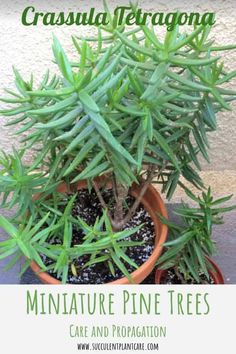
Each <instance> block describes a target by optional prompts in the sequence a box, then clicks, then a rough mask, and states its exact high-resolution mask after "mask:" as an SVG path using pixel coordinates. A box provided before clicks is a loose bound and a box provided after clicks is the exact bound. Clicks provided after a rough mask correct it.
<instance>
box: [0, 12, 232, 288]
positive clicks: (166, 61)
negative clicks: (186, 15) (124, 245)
mask: <svg viewBox="0 0 236 354" xmlns="http://www.w3.org/2000/svg"><path fill="white" fill-rule="evenodd" d="M97 31H98V32H97V36H96V37H95V38H78V37H76V36H74V37H72V39H73V44H74V47H75V50H76V51H77V52H78V60H77V61H76V62H72V61H70V59H69V58H68V56H67V55H66V54H65V52H64V50H63V48H62V47H61V45H60V43H59V41H58V39H57V38H55V37H54V39H53V53H54V60H55V62H56V64H57V66H58V67H59V70H60V75H53V76H50V75H49V72H47V73H46V75H45V76H44V77H43V79H42V82H41V83H40V85H39V86H38V87H35V85H34V83H33V75H32V76H31V78H30V80H29V81H26V80H25V79H23V78H22V76H21V75H20V73H19V72H18V71H17V70H16V69H15V68H14V74H15V84H16V89H17V92H16V91H14V92H13V91H11V90H8V89H6V91H7V92H8V93H9V96H8V97H2V98H1V100H2V101H3V102H6V103H10V104H12V105H13V106H11V107H10V108H6V109H4V110H2V111H1V114H2V115H5V116H7V117H11V119H9V121H8V122H7V125H12V126H15V125H19V129H18V130H17V131H16V133H15V134H16V136H17V137H18V138H19V137H20V142H21V145H20V149H18V151H17V150H16V149H14V150H13V153H12V154H8V155H7V154H6V153H4V152H2V155H1V159H0V162H1V172H0V191H1V194H2V206H3V207H8V208H13V207H14V206H16V213H15V217H14V222H15V223H18V224H19V228H18V229H15V227H13V225H11V224H9V223H8V222H7V221H6V220H5V219H4V218H3V217H1V226H3V227H4V228H5V229H6V230H7V232H8V233H9V234H10V235H11V239H10V240H9V241H5V243H4V244H3V243H2V244H1V258H4V257H6V256H8V255H10V254H13V253H15V258H14V260H13V263H14V261H16V260H17V257H20V255H21V253H23V254H24V255H25V256H26V257H27V258H28V259H30V260H35V261H36V262H37V263H39V265H40V267H41V268H42V269H45V266H44V265H43V262H42V260H41V255H42V254H46V255H47V256H48V257H50V258H52V259H53V260H54V268H55V270H56V271H58V272H59V275H62V274H63V280H64V281H66V278H67V273H68V264H69V263H70V262H71V261H72V259H73V257H75V256H76V257H78V256H79V253H78V252H77V253H76V255H75V254H73V252H72V254H71V253H70V252H69V251H68V250H69V249H70V246H71V245H70V242H71V233H72V225H73V224H74V223H75V224H76V223H78V220H74V219H73V217H71V215H70V213H67V212H66V211H65V212H64V213H66V215H62V214H63V212H62V211H61V210H60V207H59V204H60V202H61V201H60V202H59V201H58V198H57V196H56V195H57V194H56V189H57V187H58V185H59V184H60V183H61V182H62V181H65V182H66V183H67V184H68V186H70V188H71V192H72V193H73V191H74V189H73V188H74V186H75V185H76V183H77V182H78V181H80V180H84V179H86V180H87V181H88V184H89V186H90V187H91V188H94V190H95V192H96V194H97V197H98V198H99V200H100V203H101V205H102V207H103V209H104V215H103V217H102V220H100V221H98V224H99V225H100V226H99V225H98V230H100V228H101V225H102V224H103V223H106V227H107V228H108V229H109V230H110V233H111V232H114V233H115V234H116V235H117V233H118V236H116V237H117V239H119V236H120V235H119V232H120V230H122V228H123V227H124V225H125V224H126V223H127V222H128V221H129V220H130V218H131V217H132V215H133V214H134V212H135V210H136V209H137V207H138V205H139V203H140V200H141V198H142V196H143V195H144V194H145V192H146V190H147V187H148V186H149V185H150V184H151V183H154V182H157V183H159V184H160V185H161V187H162V192H164V193H166V195H167V197H168V198H171V196H172V195H173V193H174V191H175V189H176V187H177V185H178V184H179V180H180V178H182V183H184V181H188V182H190V183H192V184H193V185H194V186H196V187H198V188H203V182H202V180H201V178H200V176H199V174H198V171H199V170H200V169H201V165H200V160H199V156H201V157H203V158H204V159H205V160H207V161H208V162H209V157H208V147H209V144H208V139H207V133H208V132H211V131H214V130H215V129H216V126H217V123H216V113H217V112H219V111H221V110H230V105H229V102H230V101H231V100H233V99H234V98H235V97H234V95H235V94H236V92H234V91H232V90H229V89H227V88H225V87H224V84H227V82H229V81H230V80H231V79H232V78H233V77H234V76H235V75H236V73H235V71H234V72H229V73H228V72H227V71H226V69H225V68H224V64H223V61H222V60H221V58H220V56H219V55H218V54H219V53H222V52H223V53H225V52H226V53H227V50H230V49H233V48H234V46H221V47H217V46H215V45H214V43H213V41H212V40H211V39H209V34H210V31H211V27H209V26H199V27H195V28H193V30H192V32H190V33H189V34H186V33H181V32H180V31H179V28H178V26H176V27H175V29H174V30H173V31H167V32H166V36H165V38H164V40H163V41H161V40H160V39H159V37H158V36H157V35H156V34H155V31H154V29H153V28H152V27H148V26H141V27H135V28H132V29H131V28H127V29H126V28H124V26H123V25H122V26H117V25H116V21H115V19H114V18H113V19H112V18H111V20H110V23H109V24H108V25H107V26H106V27H103V26H101V27H100V28H98V29H97ZM29 151H31V153H32V158H33V160H32V162H31V163H30V164H27V163H25V162H24V155H25V154H27V153H28V152H29ZM98 176H103V178H102V179H101V182H100V183H99V184H98V183H96V178H97V177H98ZM107 181H111V182H112V191H113V194H114V200H115V205H114V207H113V212H112V211H111V210H109V205H108V204H107V203H106V202H105V200H104V198H103V195H102V192H101V190H102V189H103V187H104V186H105V185H106V183H107ZM134 182H135V183H137V184H139V185H140V186H141V192H140V195H139V197H138V198H136V200H135V201H134V203H133V205H131V206H130V207H129V208H127V205H126V204H125V199H126V196H127V194H128V193H129V189H130V187H131V186H132V184H133V183H134ZM39 192H40V193H41V196H40V198H39V199H37V200H36V199H35V198H34V196H35V195H36V194H38V193H39ZM49 196H51V198H50V200H51V201H52V205H49V206H48V205H47V207H46V206H45V203H46V201H47V200H48V197H49ZM70 208H71V205H70V206H69V207H68V210H69V209H70ZM45 224H46V226H45ZM42 225H44V227H43V229H42ZM84 227H85V226H84ZM106 227H105V228H106ZM103 229H104V228H103ZM17 230H18V231H17ZM111 230H113V231H111ZM59 232H61V233H62V235H64V236H63V237H64V243H63V245H62V248H61V249H59V248H58V249H57V251H55V250H54V253H53V252H52V250H51V248H50V247H49V246H47V245H48V244H47V242H46V241H47V237H49V235H53V234H55V233H57V234H58V233H59ZM124 237H125V236H124ZM90 241H91V240H90ZM106 241H107V242H108V239H106ZM7 242H8V243H7ZM107 247H108V246H107ZM62 251H63V252H62ZM80 252H81V250H80ZM112 252H113V253H112V255H114V253H115V256H116V260H115V263H116V265H117V266H118V267H122V264H123V263H121V264H120V260H121V258H122V257H123V260H124V254H125V252H124V254H123V253H122V251H121V252H120V253H119V252H118V251H117V248H116V249H115V250H114V249H112ZM117 253H118V257H117ZM102 256H104V255H102ZM94 258H96V255H95V257H94ZM105 258H106V257H105ZM105 258H104V261H105ZM117 259H118V260H117ZM106 260H108V261H110V258H109V259H107V258H106ZM111 260H113V261H114V257H113V258H112V257H111ZM126 261H127V259H126ZM128 262H129V260H128ZM55 264H56V266H55ZM110 269H111V271H112V265H111V263H110ZM122 272H123V273H125V269H124V268H122ZM126 273H127V272H126ZM126 273H125V274H126Z"/></svg>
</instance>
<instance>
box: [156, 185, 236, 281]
mask: <svg viewBox="0 0 236 354" xmlns="http://www.w3.org/2000/svg"><path fill="white" fill-rule="evenodd" d="M185 191H186V194H187V195H188V196H189V197H190V199H191V200H192V202H195V204H197V206H196V207H190V206H189V205H188V204H186V203H182V206H181V207H179V208H178V209H177V210H175V211H174V213H175V214H176V215H178V216H179V218H180V221H179V223H178V224H177V223H173V222H171V221H169V220H167V219H164V218H163V217H161V219H162V221H163V222H164V223H165V224H166V225H168V228H169V231H170V235H169V238H170V239H169V240H168V241H167V242H166V243H165V244H164V247H166V251H165V252H164V253H163V255H162V256H161V257H160V258H159V259H158V262H157V265H158V266H159V267H160V268H161V269H168V268H173V269H174V271H175V272H176V274H177V275H179V274H182V276H183V279H184V281H185V282H186V283H187V282H188V280H190V279H193V281H195V282H197V283H200V282H201V279H200V274H201V273H204V274H205V276H206V277H207V278H208V279H209V272H208V270H209V269H211V264H210V263H209V262H208V260H207V258H206V256H212V255H214V254H215V252H216V249H215V244H214V241H213V239H212V227H213V225H215V224H222V223H223V218H222V214H223V213H225V212H228V211H230V210H233V209H235V208H236V206H235V205H234V206H229V207H222V206H221V204H222V203H224V202H227V201H229V200H230V198H231V197H232V195H230V196H227V197H223V198H220V199H213V196H212V193H211V189H210V187H209V188H208V190H207V192H203V193H202V196H195V195H194V194H193V193H192V192H191V191H190V190H189V189H187V188H185Z"/></svg>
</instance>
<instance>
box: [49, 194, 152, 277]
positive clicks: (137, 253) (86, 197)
mask: <svg viewBox="0 0 236 354" xmlns="http://www.w3.org/2000/svg"><path fill="white" fill-rule="evenodd" d="M103 198H104V200H105V202H106V203H107V205H108V206H109V210H111V212H112V208H113V205H114V198H113V193H112V191H111V190H104V191H103ZM133 202H134V198H133V197H132V196H128V197H127V198H126V204H127V206H128V207H129V206H131V205H132V204H133ZM72 214H73V216H74V217H80V218H81V219H83V220H84V221H85V222H86V223H87V224H88V225H91V226H92V225H94V223H95V220H96V218H97V217H101V216H102V206H101V204H100V202H99V199H98V197H97V195H96V192H95V191H94V190H93V189H92V190H91V191H90V192H89V191H88V190H87V189H81V190H79V191H78V195H77V199H76V201H75V203H74V208H73V212H72ZM140 224H143V226H142V227H141V228H140V229H139V230H138V231H137V232H136V233H135V234H133V235H131V236H129V237H127V238H126V239H125V240H127V241H143V244H142V245H139V246H132V247H127V249H126V254H127V256H128V257H129V258H131V259H132V260H133V261H134V262H135V263H136V264H137V265H138V266H141V265H142V264H143V263H144V262H145V261H146V260H147V259H148V258H149V257H150V255H151V254H152V252H153V248H154V238H155V230H154V224H153V221H152V219H151V218H150V216H149V214H148V212H147V211H146V210H145V209H144V207H143V205H142V204H140V206H139V208H138V209H137V211H136V213H135V214H134V215H133V217H132V219H131V220H130V221H129V222H128V223H127V224H126V225H125V227H124V228H123V230H124V229H130V228H134V227H136V226H138V225H140ZM83 237H84V233H83V230H81V229H78V228H76V229H75V228H74V229H73V238H72V246H74V245H78V244H81V243H82V242H83ZM55 242H56V243H58V240H56V241H55ZM89 259H90V256H89V255H84V256H81V257H79V258H78V259H77V260H74V261H73V264H74V265H75V267H76V273H77V276H75V275H74V274H73V273H72V271H71V267H69V274H68V283H70V284H104V283H108V282H111V281H114V280H117V279H119V278H122V277H123V276H124V275H123V274H122V272H121V271H120V270H119V269H118V268H117V267H116V265H115V264H113V266H114V269H115V276H113V275H112V274H111V272H110V270H109V267H108V264H107V263H97V264H93V265H91V266H89V267H86V268H84V269H83V268H82V267H83V265H84V264H85V263H87V262H88V261H89ZM44 262H45V264H46V265H50V264H51V263H52V261H51V260H50V259H48V258H47V257H44ZM124 264H125V266H126V268H127V270H128V271H129V273H132V272H133V271H134V270H135V269H134V268H133V267H132V266H131V265H129V264H128V263H125V262H124ZM48 272H49V273H50V274H51V275H52V276H53V277H54V278H57V276H56V274H55V273H53V271H51V270H49V271H48ZM59 280H61V279H59Z"/></svg>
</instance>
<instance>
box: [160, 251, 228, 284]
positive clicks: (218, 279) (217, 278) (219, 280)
mask: <svg viewBox="0 0 236 354" xmlns="http://www.w3.org/2000/svg"><path fill="white" fill-rule="evenodd" d="M207 259H208V261H209V263H211V265H212V268H213V269H208V271H209V274H210V276H211V277H212V279H213V280H214V284H224V283H225V282H224V277H223V274H222V272H221V270H220V268H219V267H218V265H217V264H216V263H215V262H214V261H213V260H212V259H211V258H209V257H207ZM166 272H167V270H166V269H157V270H156V273H155V283H156V284H161V279H162V278H163V277H164V275H165V273H166Z"/></svg>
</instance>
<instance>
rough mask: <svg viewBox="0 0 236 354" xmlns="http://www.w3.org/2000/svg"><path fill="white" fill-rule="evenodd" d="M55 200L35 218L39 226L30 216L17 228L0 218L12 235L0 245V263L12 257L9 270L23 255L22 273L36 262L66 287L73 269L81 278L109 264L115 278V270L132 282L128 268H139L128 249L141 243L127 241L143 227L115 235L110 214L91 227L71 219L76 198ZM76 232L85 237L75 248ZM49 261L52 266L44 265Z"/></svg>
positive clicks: (46, 202) (3, 225)
mask: <svg viewBox="0 0 236 354" xmlns="http://www.w3.org/2000/svg"><path fill="white" fill-rule="evenodd" d="M54 197H55V198H54V201H52V200H48V201H45V202H44V203H43V204H42V207H41V208H39V210H38V215H37V217H36V219H39V221H38V222H35V219H34V218H33V217H32V216H31V217H30V219H29V221H28V222H27V221H25V223H23V222H22V223H21V224H19V227H18V228H16V226H15V225H14V224H13V223H10V222H9V221H8V220H7V219H6V218H4V217H3V216H0V227H2V228H3V229H4V230H5V231H6V232H7V234H8V235H9V239H7V240H6V241H2V242H0V259H4V258H8V257H9V256H13V258H12V260H11V261H10V262H9V264H8V265H7V268H9V267H11V266H13V265H14V264H15V263H16V262H17V261H18V260H19V258H20V257H21V256H22V255H24V256H25V257H26V259H27V261H26V263H25V267H23V270H22V272H24V271H25V270H26V269H27V267H28V266H29V264H30V262H31V261H33V260H34V261H35V262H37V264H38V265H39V266H40V268H41V270H42V271H49V270H52V271H53V272H54V273H56V274H57V277H58V278H61V279H62V282H63V283H66V282H67V280H68V272H69V269H70V268H71V270H72V272H73V274H75V275H78V274H79V271H80V270H81V269H83V268H86V267H89V266H91V265H93V264H96V263H100V262H103V263H106V264H107V266H108V267H109V269H110V271H111V274H112V275H114V276H115V271H116V269H119V270H120V271H121V272H122V274H123V275H124V276H126V277H127V278H128V279H129V280H130V282H132V278H131V276H130V274H129V271H128V269H127V266H128V265H129V266H131V267H132V268H133V269H137V268H138V266H137V264H136V263H135V262H134V261H133V260H132V259H130V258H129V257H128V256H127V255H126V249H127V248H128V247H134V246H140V245H142V242H138V241H130V240H127V238H128V237H129V236H131V235H132V234H134V233H136V232H137V231H138V230H139V229H140V228H141V227H142V225H139V226H137V227H135V228H132V229H129V230H124V231H119V232H114V231H113V229H112V226H111V223H110V220H109V218H108V216H107V211H106V210H104V212H103V215H102V216H101V217H100V218H97V219H96V222H95V224H94V225H93V226H90V225H88V224H87V223H85V222H84V221H83V220H82V219H81V218H75V217H73V216H72V209H73V205H74V202H75V199H76V197H77V195H76V194H75V195H74V196H73V197H71V198H70V199H69V200H62V198H61V195H59V194H58V195H56V196H54ZM52 204H54V206H53V205H52ZM60 209H64V210H63V211H61V210H60ZM52 215H53V216H52ZM73 230H82V231H83V235H84V236H83V238H82V239H81V242H80V243H79V244H76V245H72V235H73ZM84 255H88V256H89V260H88V261H87V262H86V263H85V264H83V265H81V269H76V268H75V265H74V262H75V261H76V260H77V259H78V258H79V257H81V256H84ZM46 257H47V259H50V264H47V263H45V259H46Z"/></svg>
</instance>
